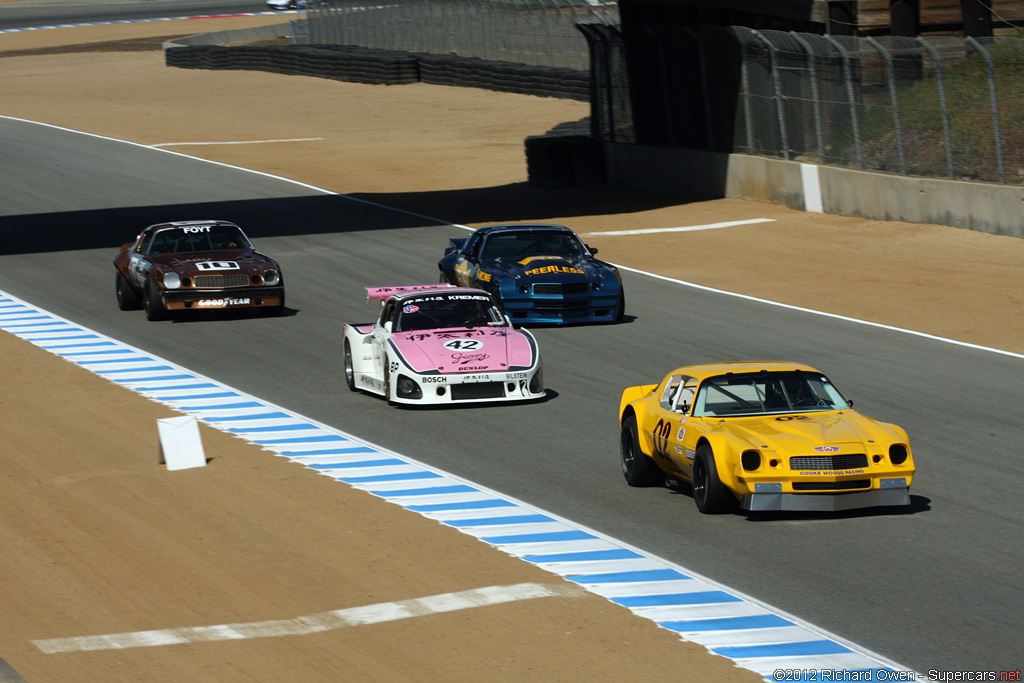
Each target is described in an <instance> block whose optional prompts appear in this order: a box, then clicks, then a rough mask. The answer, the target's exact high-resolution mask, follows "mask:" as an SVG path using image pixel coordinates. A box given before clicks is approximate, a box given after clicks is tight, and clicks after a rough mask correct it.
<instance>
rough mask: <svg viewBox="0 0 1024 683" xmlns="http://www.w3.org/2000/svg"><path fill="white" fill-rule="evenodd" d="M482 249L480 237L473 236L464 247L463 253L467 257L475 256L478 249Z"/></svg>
mask: <svg viewBox="0 0 1024 683" xmlns="http://www.w3.org/2000/svg"><path fill="white" fill-rule="evenodd" d="M479 247H480V235H478V234H473V235H470V236H469V239H468V240H466V244H465V245H464V246H463V247H462V253H463V254H465V255H466V256H473V255H474V254H476V251H477V249H478V248H479Z"/></svg>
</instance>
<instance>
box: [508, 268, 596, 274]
mask: <svg viewBox="0 0 1024 683" xmlns="http://www.w3.org/2000/svg"><path fill="white" fill-rule="evenodd" d="M548 273H572V274H574V275H584V272H583V271H582V270H580V269H579V268H573V267H572V266H544V267H542V268H531V269H530V270H527V271H524V273H523V274H524V275H547V274H548Z"/></svg>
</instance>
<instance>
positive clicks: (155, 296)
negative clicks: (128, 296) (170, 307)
mask: <svg viewBox="0 0 1024 683" xmlns="http://www.w3.org/2000/svg"><path fill="white" fill-rule="evenodd" d="M142 310H144V311H145V312H146V317H147V318H148V319H149V320H163V319H165V318H166V317H167V308H166V307H165V306H164V300H163V299H161V298H160V293H159V292H158V291H157V289H156V285H155V284H153V281H152V280H146V286H145V288H144V289H143V290H142Z"/></svg>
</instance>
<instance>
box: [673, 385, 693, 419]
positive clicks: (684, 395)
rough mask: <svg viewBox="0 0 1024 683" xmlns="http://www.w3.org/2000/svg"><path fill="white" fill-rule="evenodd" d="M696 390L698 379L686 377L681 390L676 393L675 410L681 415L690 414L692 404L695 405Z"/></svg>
mask: <svg viewBox="0 0 1024 683" xmlns="http://www.w3.org/2000/svg"><path fill="white" fill-rule="evenodd" d="M696 391H697V380H695V379H693V378H692V377H687V378H684V381H683V386H681V387H680V388H679V392H678V393H677V394H676V397H675V406H674V407H673V410H675V411H676V412H677V413H680V414H681V415H686V414H688V413H689V412H690V406H692V405H693V395H694V393H695V392H696Z"/></svg>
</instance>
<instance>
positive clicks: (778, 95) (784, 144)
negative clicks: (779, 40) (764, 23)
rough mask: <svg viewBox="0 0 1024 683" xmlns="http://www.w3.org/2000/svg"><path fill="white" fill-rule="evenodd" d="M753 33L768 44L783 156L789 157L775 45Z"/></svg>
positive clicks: (752, 32) (753, 32)
mask: <svg viewBox="0 0 1024 683" xmlns="http://www.w3.org/2000/svg"><path fill="white" fill-rule="evenodd" d="M750 33H751V34H753V36H754V37H755V38H757V39H758V40H760V41H761V42H762V43H764V44H765V45H767V46H768V63H769V64H771V74H772V89H773V90H774V91H775V114H776V116H778V118H779V136H780V137H781V138H782V158H783V159H789V135H788V133H787V131H786V112H785V110H784V109H783V103H782V84H781V83H780V81H779V71H778V66H777V63H776V59H775V46H774V45H772V44H771V41H769V40H768V39H767V38H765V37H764V36H762V35H761V33H760V32H758V31H755V30H751V31H750Z"/></svg>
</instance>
